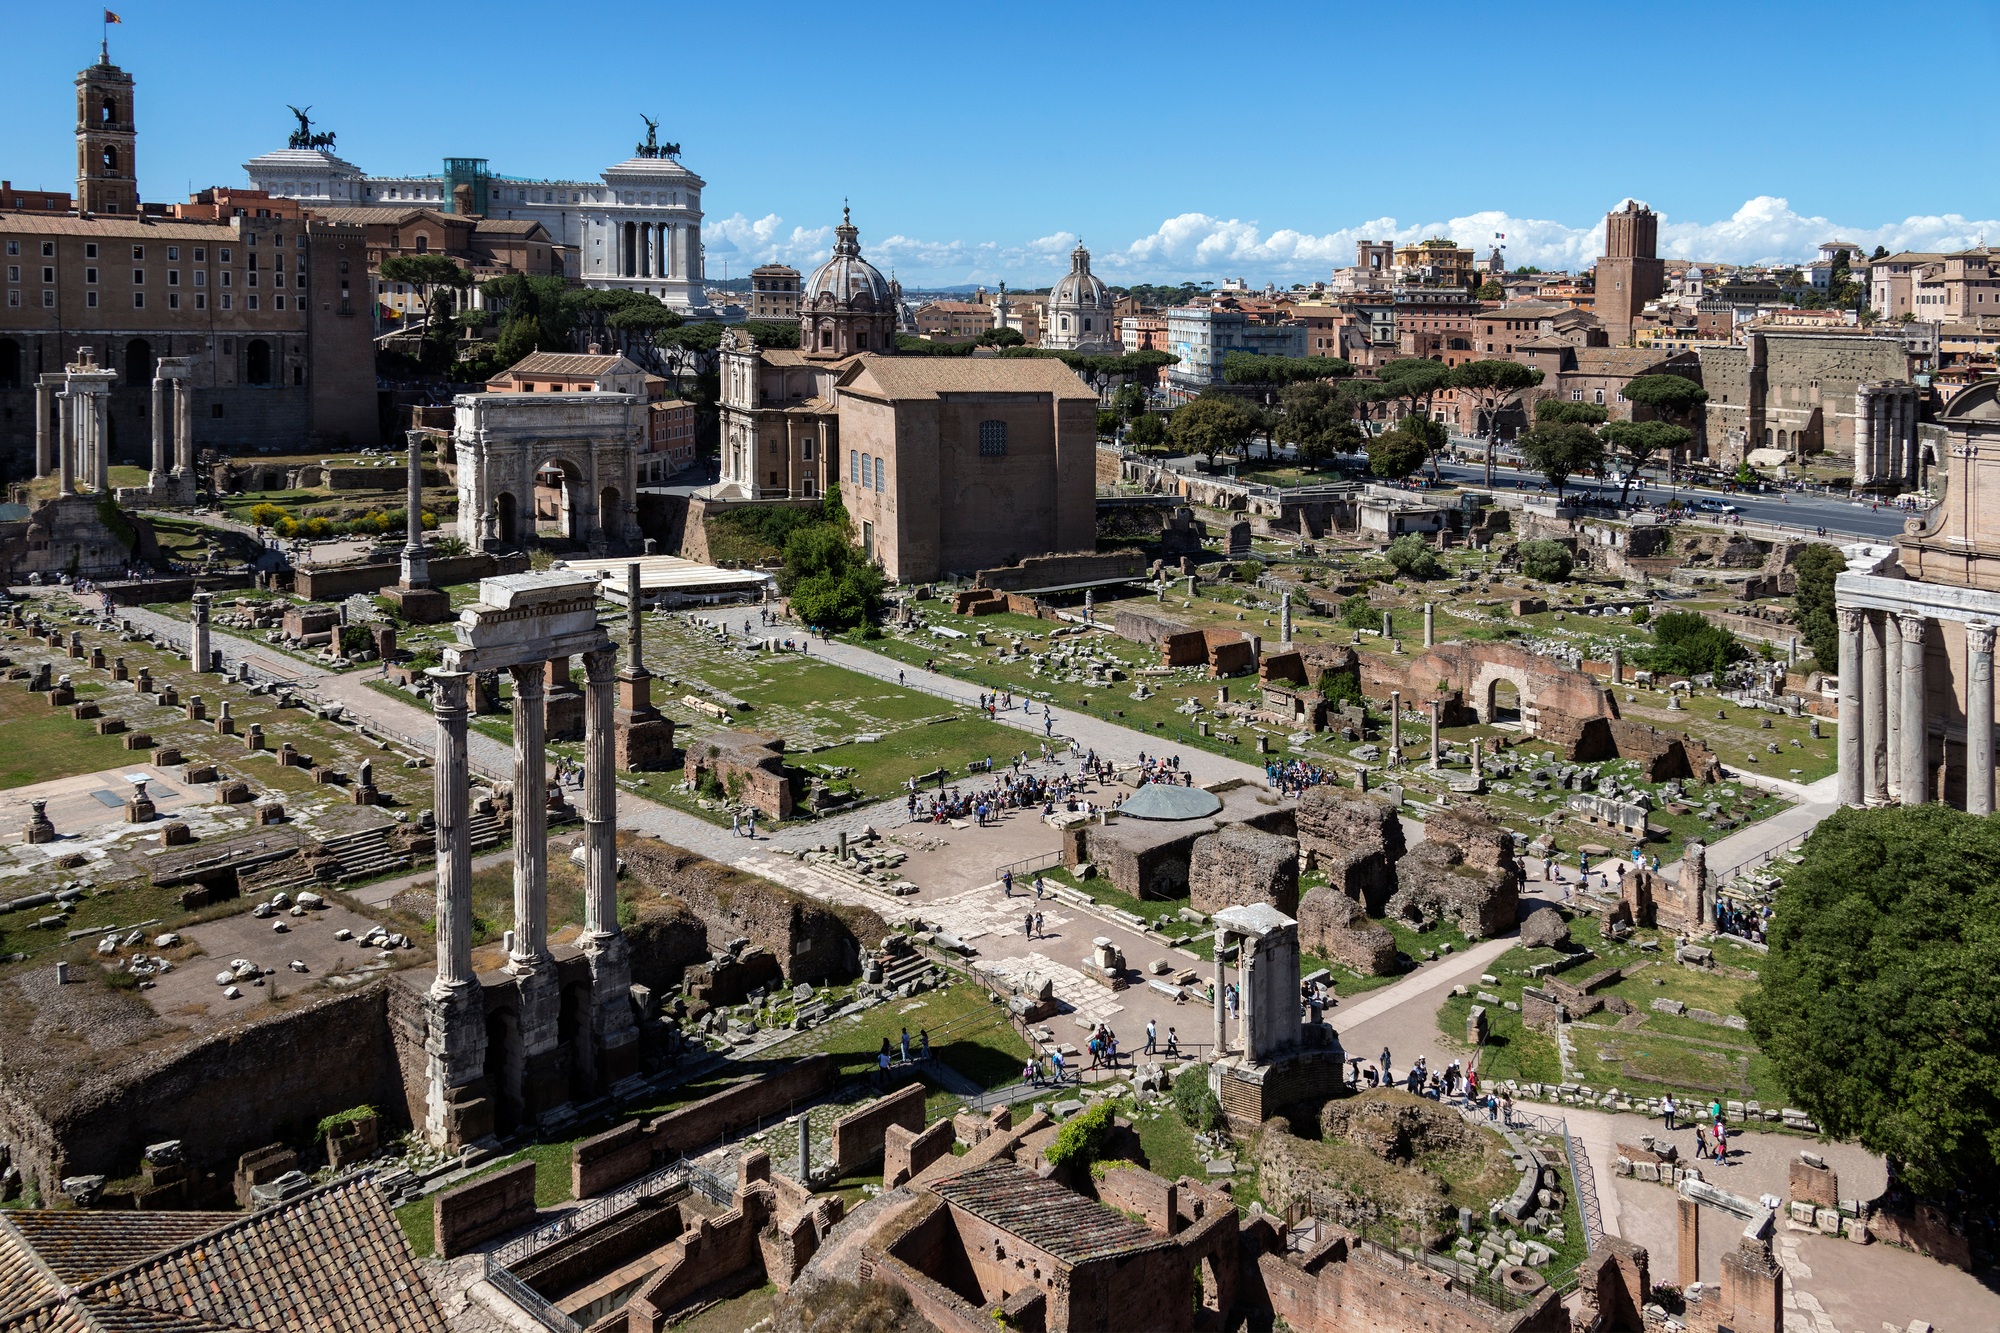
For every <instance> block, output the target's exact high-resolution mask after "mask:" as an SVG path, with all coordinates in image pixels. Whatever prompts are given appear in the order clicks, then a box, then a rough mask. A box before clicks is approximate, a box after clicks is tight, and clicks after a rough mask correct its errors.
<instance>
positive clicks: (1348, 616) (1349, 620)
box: [1340, 592, 1382, 629]
mask: <svg viewBox="0 0 2000 1333" xmlns="http://www.w3.org/2000/svg"><path fill="white" fill-rule="evenodd" d="M1340 623H1341V624H1343V625H1345V626H1347V628H1349V629H1374V628H1375V627H1376V626H1377V625H1380V624H1381V623H1382V613H1381V612H1379V611H1377V610H1376V609H1375V608H1374V607H1373V606H1371V605H1369V602H1368V596H1367V594H1366V593H1358V592H1357V593H1355V594H1354V595H1353V596H1352V597H1350V598H1348V599H1347V600H1346V601H1344V602H1342V603H1341V604H1340Z"/></svg>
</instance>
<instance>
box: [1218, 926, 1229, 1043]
mask: <svg viewBox="0 0 2000 1333" xmlns="http://www.w3.org/2000/svg"><path fill="white" fill-rule="evenodd" d="M1228 947H1229V931H1228V930H1227V929H1226V928H1224V927H1222V926H1217V927H1216V928H1215V1054H1216V1056H1217V1058H1220V1057H1221V1056H1222V1055H1223V1054H1225V1053H1226V1052H1227V1051H1228V1050H1229V1010H1228V1009H1227V1008H1226V1007H1225V1001H1224V998H1223V993H1222V992H1223V976H1224V972H1223V967H1222V951H1223V950H1224V949H1226V948H1228Z"/></svg>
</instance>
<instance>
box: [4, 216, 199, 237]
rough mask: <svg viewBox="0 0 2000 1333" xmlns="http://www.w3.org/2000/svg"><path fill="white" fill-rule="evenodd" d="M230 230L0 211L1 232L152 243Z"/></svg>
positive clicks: (189, 222) (175, 222) (185, 223)
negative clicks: (106, 237) (120, 237)
mask: <svg viewBox="0 0 2000 1333" xmlns="http://www.w3.org/2000/svg"><path fill="white" fill-rule="evenodd" d="M229 230H230V226H229V222H228V221H227V220H225V221H222V222H196V221H192V220H184V219H167V220H164V221H158V222H155V221H150V220H149V221H141V220H140V219H139V218H137V217H123V216H120V217H102V216H96V217H87V218H80V217H77V216H75V215H74V214H62V213H57V214H53V215H51V214H47V213H37V212H34V211H33V210H32V209H22V210H20V211H18V212H17V211H15V210H12V209H9V210H6V211H4V212H0V231H18V232H34V233H37V234H39V235H44V236H130V237H133V238H135V239H138V240H153V241H213V240H215V238H216V236H217V234H218V233H227V232H228V231H229Z"/></svg>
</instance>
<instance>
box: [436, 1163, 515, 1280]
mask: <svg viewBox="0 0 2000 1333" xmlns="http://www.w3.org/2000/svg"><path fill="white" fill-rule="evenodd" d="M534 1220H535V1164H534V1163H533V1162H519V1163H516V1164H515V1165H513V1166H510V1167H508V1168H507V1169H506V1170H504V1171H496V1172H494V1173H493V1174H492V1175H490V1176H485V1177H483V1178H481V1179H479V1180H475V1181H472V1182H470V1183H469V1184H465V1185H460V1186H459V1187H458V1188H456V1189H449V1190H445V1191H443V1192H442V1193H439V1194H435V1195H432V1196H431V1227H432V1230H433V1233H434V1236H435V1241H434V1243H435V1244H436V1246H437V1253H438V1258H440V1259H450V1258H453V1257H455V1256H457V1255H461V1254H464V1253H465V1252H466V1251H468V1250H470V1249H471V1248H472V1247H473V1246H475V1245H477V1244H479V1242H481V1241H483V1240H491V1239H492V1238H493V1237H495V1236H504V1235H506V1234H507V1233H508V1232H510V1231H518V1230H520V1229H521V1228H522V1227H525V1226H527V1225H528V1224H529V1223H531V1222H533V1221H534Z"/></svg>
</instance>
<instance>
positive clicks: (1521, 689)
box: [1467, 662, 1535, 736]
mask: <svg viewBox="0 0 2000 1333" xmlns="http://www.w3.org/2000/svg"><path fill="white" fill-rule="evenodd" d="M1502 681H1505V682H1507V683H1508V684H1510V685H1512V686H1513V687H1514V691H1515V694H1516V696H1517V697H1518V698H1519V699H1520V713H1521V730H1522V731H1523V732H1525V733H1526V734H1528V735H1530V736H1532V735H1534V734H1535V725H1534V720H1533V719H1534V716H1535V713H1534V702H1535V691H1534V687H1533V686H1532V685H1531V684H1530V683H1529V677H1528V673H1527V671H1526V670H1524V669H1522V668H1520V667H1516V666H1511V665H1509V664H1507V663H1505V662H1481V663H1480V664H1479V671H1478V674H1477V675H1475V676H1474V677H1473V678H1472V688H1471V690H1469V691H1467V693H1468V694H1469V695H1470V699H1469V702H1470V703H1471V704H1472V706H1473V708H1474V710H1475V711H1477V712H1478V714H1479V720H1480V721H1481V722H1484V723H1487V724H1488V725H1491V723H1492V721H1493V687H1494V686H1495V685H1498V684H1499V683H1500V682H1502Z"/></svg>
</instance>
